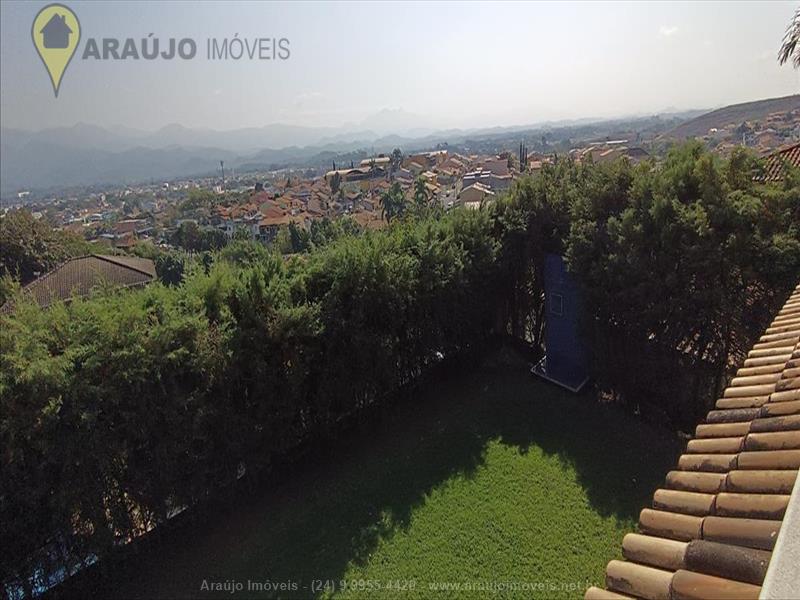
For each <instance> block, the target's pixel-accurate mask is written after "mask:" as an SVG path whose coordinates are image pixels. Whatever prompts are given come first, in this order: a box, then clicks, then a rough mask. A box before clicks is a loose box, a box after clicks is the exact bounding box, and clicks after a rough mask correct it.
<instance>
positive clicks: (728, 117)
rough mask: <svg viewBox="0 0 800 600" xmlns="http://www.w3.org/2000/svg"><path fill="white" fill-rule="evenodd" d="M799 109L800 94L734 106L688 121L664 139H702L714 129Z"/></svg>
mask: <svg viewBox="0 0 800 600" xmlns="http://www.w3.org/2000/svg"><path fill="white" fill-rule="evenodd" d="M797 108H800V94H794V95H792V96H784V97H783V98H768V99H766V100H756V101H754V102H744V103H742V104H732V105H730V106H725V107H723V108H718V109H717V110H712V111H711V112H708V113H706V114H704V115H700V116H699V117H696V118H694V119H691V120H689V121H686V122H685V123H683V124H681V125H679V126H678V127H676V128H675V129H673V130H672V131H669V132H667V133H665V134H664V137H665V138H674V139H685V138H690V137H700V136H704V135H706V134H707V133H708V130H709V129H711V128H713V127H716V128H717V129H722V128H723V127H725V126H726V125H731V124H737V125H738V124H739V123H742V122H744V121H752V120H755V119H763V118H764V117H766V116H767V115H769V114H771V113H774V112H786V111H790V110H794V109H797Z"/></svg>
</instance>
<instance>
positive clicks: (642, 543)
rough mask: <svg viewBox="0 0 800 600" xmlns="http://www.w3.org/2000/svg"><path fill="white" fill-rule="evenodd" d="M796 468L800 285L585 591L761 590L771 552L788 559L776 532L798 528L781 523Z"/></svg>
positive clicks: (792, 534) (799, 456)
mask: <svg viewBox="0 0 800 600" xmlns="http://www.w3.org/2000/svg"><path fill="white" fill-rule="evenodd" d="M798 467H800V285H798V286H797V287H796V288H795V291H794V293H793V294H792V296H791V297H790V298H789V300H788V301H787V302H786V304H785V305H784V307H783V308H782V309H781V311H780V312H779V313H778V315H777V316H776V317H775V320H774V321H773V322H772V324H771V326H770V327H769V328H768V329H767V330H766V332H765V334H764V335H763V336H762V337H761V338H760V339H759V341H758V343H756V344H755V346H754V347H753V349H752V350H751V351H750V353H749V354H748V358H747V360H745V362H744V365H743V366H742V368H740V369H739V371H738V372H737V374H736V377H734V379H733V380H732V381H731V384H730V386H729V387H728V388H727V389H726V390H725V392H724V393H723V395H722V398H720V399H719V400H717V402H716V407H715V409H714V410H712V411H711V412H709V413H708V415H707V417H706V420H705V422H704V423H702V424H700V425H698V426H697V430H696V432H695V439H693V440H691V441H690V442H689V443H688V446H687V448H686V452H685V453H684V454H683V456H681V457H680V460H679V461H678V466H677V468H676V469H675V470H674V471H670V472H669V473H668V474H667V478H666V482H665V484H664V487H663V489H659V490H657V491H656V492H655V494H654V496H653V507H652V508H645V509H644V510H642V512H641V514H640V516H639V533H630V534H628V535H626V536H625V538H624V539H623V541H622V554H623V556H624V557H625V559H626V560H612V561H611V562H609V563H608V566H607V567H606V587H607V588H608V590H602V589H599V588H596V587H590V588H589V589H588V590H587V591H586V596H585V597H586V599H587V600H596V599H600V598H603V599H613V598H617V599H621V598H631V597H636V598H665V599H674V598H758V597H759V595H760V594H761V593H762V587H761V586H762V584H763V583H764V580H765V577H767V573H768V570H769V568H770V564H771V561H772V562H773V563H776V564H781V567H780V568H781V569H783V568H785V566H784V565H785V564H787V563H785V561H784V560H781V559H780V557H779V556H778V555H777V554H776V553H774V552H773V549H774V548H775V545H776V540H777V541H778V543H779V544H781V545H785V543H784V540H785V539H787V538H791V539H794V538H796V537H797V536H798V534H799V533H800V532H798V531H796V530H789V529H787V530H786V531H785V532H781V526H782V525H784V515H785V513H786V510H787V506H789V505H790V497H791V498H792V500H791V503H792V507H793V510H794V511H795V512H796V511H797V510H798V509H800V506H798V504H800V491H798V490H797V489H795V491H794V495H792V496H790V494H792V490H793V489H794V487H795V481H796V479H797V471H798ZM795 529H796V528H795ZM773 554H776V556H775V558H773ZM788 564H791V563H788ZM790 568H791V567H790ZM793 568H794V569H795V572H794V573H790V574H789V578H790V579H793V580H795V581H800V577H799V576H798V572H797V571H798V570H800V568H799V567H798V565H797V564H794V566H793ZM770 577H773V575H772V573H770ZM765 590H766V588H765ZM767 596H769V597H779V596H775V595H774V594H773V595H770V594H767ZM762 597H763V596H762Z"/></svg>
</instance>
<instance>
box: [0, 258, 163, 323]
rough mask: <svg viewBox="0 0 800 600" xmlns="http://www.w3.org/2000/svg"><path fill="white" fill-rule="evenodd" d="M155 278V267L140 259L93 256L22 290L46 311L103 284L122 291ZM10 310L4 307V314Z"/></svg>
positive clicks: (67, 264) (74, 261) (74, 260)
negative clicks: (118, 287) (45, 308)
mask: <svg viewBox="0 0 800 600" xmlns="http://www.w3.org/2000/svg"><path fill="white" fill-rule="evenodd" d="M155 278H156V267H155V263H153V261H152V260H150V259H148V258H139V257H138V256H108V255H101V254H91V255H89V256H81V257H79V258H72V259H70V260H68V261H66V262H64V263H62V264H61V265H59V266H58V267H56V268H55V269H53V270H52V271H50V272H49V273H46V274H45V275H42V276H41V277H39V278H38V279H36V280H34V281H32V282H30V283H29V284H28V285H26V286H25V287H23V288H22V293H23V294H26V295H29V296H30V297H31V298H32V299H33V300H34V301H35V302H36V303H37V304H39V306H42V307H46V306H49V305H50V304H53V303H54V302H58V301H60V300H64V301H66V300H70V299H71V298H72V297H73V296H75V295H77V296H81V297H82V296H87V295H88V294H89V292H91V290H92V289H93V288H94V287H96V286H98V285H102V284H110V285H114V286H121V287H132V286H139V285H145V284H147V283H150V282H151V281H153V280H154V279H155ZM10 308H11V306H10V303H8V302H7V303H6V304H5V305H3V311H7V310H9V309H10Z"/></svg>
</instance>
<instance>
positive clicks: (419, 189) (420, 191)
mask: <svg viewBox="0 0 800 600" xmlns="http://www.w3.org/2000/svg"><path fill="white" fill-rule="evenodd" d="M426 184H427V181H425V178H424V177H422V176H419V177H417V179H416V180H415V181H414V203H415V204H416V206H417V209H423V208H426V207H427V206H428V203H429V202H430V194H429V192H428V188H427V186H426Z"/></svg>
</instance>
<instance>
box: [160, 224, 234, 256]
mask: <svg viewBox="0 0 800 600" xmlns="http://www.w3.org/2000/svg"><path fill="white" fill-rule="evenodd" d="M170 242H171V243H172V244H174V245H176V246H179V247H181V248H183V249H184V250H188V251H189V252H208V251H210V250H219V249H220V248H223V247H225V245H226V244H227V243H228V237H227V236H226V235H225V232H224V231H221V230H220V229H215V228H213V227H200V226H199V225H198V224H197V223H194V222H192V221H187V222H185V223H181V224H180V226H179V227H178V229H176V230H175V232H174V233H173V234H172V236H171V237H170Z"/></svg>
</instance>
